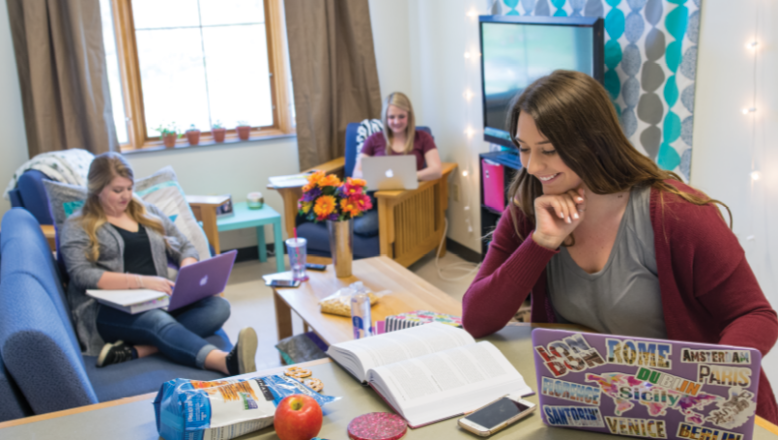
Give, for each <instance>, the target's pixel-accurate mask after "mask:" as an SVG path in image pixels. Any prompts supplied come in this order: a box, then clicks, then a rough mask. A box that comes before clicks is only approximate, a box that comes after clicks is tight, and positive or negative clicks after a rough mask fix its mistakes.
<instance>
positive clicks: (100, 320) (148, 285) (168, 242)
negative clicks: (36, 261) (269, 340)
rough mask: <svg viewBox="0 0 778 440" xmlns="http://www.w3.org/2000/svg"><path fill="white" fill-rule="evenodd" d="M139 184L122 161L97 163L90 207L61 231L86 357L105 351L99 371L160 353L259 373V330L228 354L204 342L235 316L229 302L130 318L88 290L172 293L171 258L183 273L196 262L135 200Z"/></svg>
mask: <svg viewBox="0 0 778 440" xmlns="http://www.w3.org/2000/svg"><path fill="white" fill-rule="evenodd" d="M133 183H134V182H133V172H132V169H131V168H130V166H129V164H127V162H126V161H125V160H124V158H123V157H122V156H121V155H119V154H116V153H105V154H101V155H99V156H97V157H95V159H94V161H93V162H92V164H91V166H90V167H89V181H88V186H87V190H88V195H87V199H86V201H85V203H84V206H83V207H82V208H81V210H80V211H79V212H77V213H74V214H73V215H72V216H71V217H70V218H68V220H67V221H66V222H65V224H64V226H63V228H62V235H61V237H60V249H61V251H62V257H63V258H64V261H65V266H66V268H67V271H68V274H69V275H70V285H69V286H68V295H67V296H68V302H69V305H70V308H71V311H72V314H73V319H74V321H75V325H76V330H77V334H78V337H79V340H80V342H81V344H82V346H83V348H84V351H85V352H86V354H88V355H95V354H98V352H99V354H98V358H97V366H98V367H103V366H106V365H110V364H115V363H118V362H124V361H127V360H130V359H135V358H139V357H144V356H148V355H151V354H154V353H156V352H157V351H159V352H161V353H162V354H164V355H165V356H167V357H169V358H170V359H172V360H173V361H175V362H177V363H180V364H184V365H189V366H193V367H198V368H204V369H208V370H214V371H221V372H223V373H225V374H228V375H236V374H243V373H247V372H252V371H255V370H256V366H255V364H254V356H255V354H256V349H257V335H256V333H255V332H254V330H253V329H252V328H250V327H247V328H245V329H243V330H242V331H241V332H240V335H239V336H238V342H237V343H236V344H235V348H233V349H232V351H230V352H229V353H227V352H224V351H221V350H218V349H217V348H216V347H215V346H213V345H211V344H209V343H208V342H207V341H206V340H205V339H203V337H205V336H208V335H211V334H213V333H214V332H215V331H217V330H218V329H220V328H221V327H222V325H223V324H224V322H225V321H226V320H227V318H228V317H229V316H230V305H229V303H228V302H227V301H226V300H225V299H224V298H221V297H218V296H213V297H209V298H206V299H203V300H201V301H198V302H196V303H194V304H191V305H189V306H187V307H183V308H181V309H177V310H175V311H173V312H170V313H168V312H166V311H164V310H162V309H154V310H149V311H146V312H142V313H138V314H135V315H131V314H129V313H125V312H123V311H120V310H117V309H114V308H111V307H107V306H103V305H100V304H99V303H97V301H95V299H94V298H91V297H89V296H87V295H86V292H85V290H86V289H107V290H122V289H153V290H158V291H160V292H164V293H167V294H168V295H169V294H171V293H172V288H173V282H172V281H170V280H169V279H168V278H167V257H168V256H170V257H171V258H172V259H174V260H175V261H177V262H178V263H179V265H180V266H181V267H184V266H187V265H189V264H192V263H195V262H197V259H198V255H197V251H196V250H195V248H194V246H193V245H192V244H191V243H190V242H189V240H187V239H186V237H185V236H184V235H183V234H182V233H181V231H179V230H178V228H176V227H175V225H174V224H173V222H172V221H170V219H168V218H167V216H166V215H164V214H163V213H162V211H160V210H159V209H158V208H157V207H155V206H153V205H145V204H144V203H143V202H142V201H140V200H139V199H138V198H136V197H133V193H132V187H133ZM104 341H108V343H105V342H104Z"/></svg>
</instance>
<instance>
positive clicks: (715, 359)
mask: <svg viewBox="0 0 778 440" xmlns="http://www.w3.org/2000/svg"><path fill="white" fill-rule="evenodd" d="M681 362H684V363H687V364H697V363H706V364H748V365H750V364H751V353H750V352H749V351H748V350H692V349H690V348H684V349H682V350H681Z"/></svg>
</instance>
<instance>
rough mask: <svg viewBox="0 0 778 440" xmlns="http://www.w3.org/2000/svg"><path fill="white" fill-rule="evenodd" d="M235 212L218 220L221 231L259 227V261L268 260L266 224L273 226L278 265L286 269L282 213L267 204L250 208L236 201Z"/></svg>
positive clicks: (283, 269)
mask: <svg viewBox="0 0 778 440" xmlns="http://www.w3.org/2000/svg"><path fill="white" fill-rule="evenodd" d="M232 209H233V212H234V213H235V214H233V215H231V216H229V217H220V218H218V219H217V220H216V226H217V228H218V230H219V232H222V231H232V230H234V229H243V228H257V249H258V250H259V261H261V262H263V263H264V262H266V261H267V246H266V245H265V229H264V226H265V225H271V226H272V227H273V240H275V249H276V267H277V268H278V271H279V272H283V271H285V270H286V267H285V265H284V238H283V237H282V236H281V214H279V213H277V212H276V211H275V210H274V209H273V208H271V207H270V206H268V205H267V203H265V205H264V206H263V207H262V209H249V208H248V206H247V205H246V202H240V203H235V204H234V205H233V206H232Z"/></svg>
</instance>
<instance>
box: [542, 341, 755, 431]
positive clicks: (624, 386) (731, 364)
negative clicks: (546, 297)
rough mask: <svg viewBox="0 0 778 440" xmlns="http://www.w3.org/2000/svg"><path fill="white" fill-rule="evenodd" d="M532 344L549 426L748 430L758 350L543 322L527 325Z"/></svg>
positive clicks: (608, 428)
mask: <svg viewBox="0 0 778 440" xmlns="http://www.w3.org/2000/svg"><path fill="white" fill-rule="evenodd" d="M532 345H533V347H534V350H533V351H534V356H535V369H536V372H537V380H538V396H539V400H540V414H541V416H542V418H543V421H544V423H546V424H547V425H549V426H558V427H565V428H574V429H582V430H587V431H598V432H604V433H609V434H617V435H626V436H632V437H643V438H668V439H670V438H681V439H710V440H714V439H715V440H735V439H737V440H748V439H750V438H751V437H752V435H753V432H754V418H755V413H756V394H757V389H758V386H759V368H760V365H761V360H762V356H761V354H760V353H759V351H758V350H755V349H752V348H742V347H731V346H724V345H713V344H697V343H692V342H681V341H669V340H660V339H647V338H637V337H627V336H616V335H607V334H596V333H582V332H572V331H566V330H550V329H535V330H534V331H533V332H532Z"/></svg>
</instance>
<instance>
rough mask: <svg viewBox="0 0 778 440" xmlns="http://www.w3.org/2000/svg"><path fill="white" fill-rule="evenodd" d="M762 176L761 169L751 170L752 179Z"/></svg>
mask: <svg viewBox="0 0 778 440" xmlns="http://www.w3.org/2000/svg"><path fill="white" fill-rule="evenodd" d="M761 178H762V173H760V172H759V171H751V179H753V180H759V179H761Z"/></svg>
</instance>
